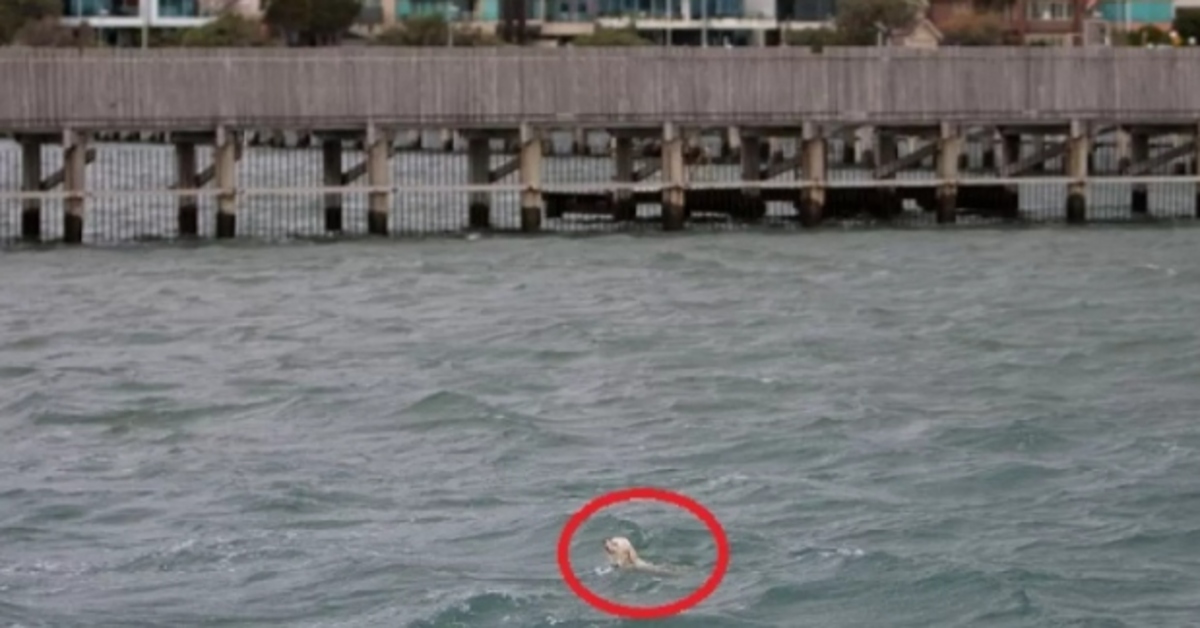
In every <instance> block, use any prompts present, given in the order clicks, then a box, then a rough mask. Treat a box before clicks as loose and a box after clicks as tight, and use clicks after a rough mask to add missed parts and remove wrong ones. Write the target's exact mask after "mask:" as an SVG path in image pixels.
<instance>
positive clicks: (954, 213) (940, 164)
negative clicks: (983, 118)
mask: <svg viewBox="0 0 1200 628" xmlns="http://www.w3.org/2000/svg"><path fill="white" fill-rule="evenodd" d="M962 148H963V139H962V135H961V134H960V132H959V129H958V127H957V126H955V125H953V124H942V128H941V137H939V138H938V153H937V174H938V178H939V179H941V180H942V183H941V184H940V185H939V186H938V191H937V222H938V224H948V223H952V222H955V221H956V220H957V219H958V173H959V166H961V165H962V163H961V161H960V160H959V157H961V156H962Z"/></svg>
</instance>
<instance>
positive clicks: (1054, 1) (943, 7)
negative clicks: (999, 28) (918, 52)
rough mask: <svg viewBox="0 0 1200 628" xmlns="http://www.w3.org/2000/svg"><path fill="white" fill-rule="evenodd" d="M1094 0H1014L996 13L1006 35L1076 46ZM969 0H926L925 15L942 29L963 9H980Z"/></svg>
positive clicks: (960, 13) (1079, 42) (1026, 39)
mask: <svg viewBox="0 0 1200 628" xmlns="http://www.w3.org/2000/svg"><path fill="white" fill-rule="evenodd" d="M1095 2H1096V0H1014V2H1013V3H1012V5H1010V6H1009V7H1008V8H1007V9H1005V10H1003V11H1000V12H999V13H997V15H998V16H999V17H1000V18H1001V20H1002V22H1003V23H1004V25H1005V27H1006V30H1007V31H1008V33H1009V36H1010V37H1012V38H1013V39H1015V40H1017V41H1020V42H1024V43H1026V44H1050V45H1065V46H1079V45H1082V44H1083V39H1084V37H1083V34H1084V25H1085V23H1086V21H1087V20H1088V18H1089V16H1090V15H1091V13H1092V12H1093V11H1094V4H1095ZM980 12H981V10H980V9H979V8H977V7H976V6H975V3H974V2H973V0H930V3H929V19H930V20H931V21H932V22H933V23H934V24H935V25H937V27H938V28H942V29H944V28H945V26H946V25H947V24H948V23H950V22H951V21H953V20H954V19H955V18H957V17H958V16H960V15H962V14H964V13H968V14H971V13H980Z"/></svg>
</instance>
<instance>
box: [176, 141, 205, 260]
mask: <svg viewBox="0 0 1200 628" xmlns="http://www.w3.org/2000/svg"><path fill="white" fill-rule="evenodd" d="M175 170H176V174H175V177H176V186H178V187H179V189H181V190H194V189H196V188H198V187H200V186H199V184H198V183H199V177H197V176H196V175H197V173H196V144H195V142H191V141H186V142H176V143H175ZM177 203H178V205H177V209H176V211H177V217H176V220H177V221H178V223H177V226H178V228H179V235H180V237H184V238H192V237H196V236H197V235H199V234H200V208H199V202H198V201H197V198H196V196H195V195H194V194H181V195H180V196H179V198H178V199H177Z"/></svg>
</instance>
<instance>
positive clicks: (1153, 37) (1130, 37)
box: [1125, 24, 1171, 46]
mask: <svg viewBox="0 0 1200 628" xmlns="http://www.w3.org/2000/svg"><path fill="white" fill-rule="evenodd" d="M1170 43H1171V36H1170V35H1168V34H1167V33H1166V31H1164V30H1162V29H1161V28H1158V27H1157V26H1155V25H1153V24H1147V25H1145V26H1143V27H1141V28H1139V29H1137V30H1135V31H1131V32H1127V33H1125V45H1127V46H1145V45H1147V44H1157V45H1169V44H1170Z"/></svg>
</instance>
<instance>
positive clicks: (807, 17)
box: [775, 0, 837, 22]
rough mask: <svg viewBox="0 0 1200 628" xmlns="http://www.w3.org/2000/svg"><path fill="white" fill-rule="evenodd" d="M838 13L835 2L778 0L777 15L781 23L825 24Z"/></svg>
mask: <svg viewBox="0 0 1200 628" xmlns="http://www.w3.org/2000/svg"><path fill="white" fill-rule="evenodd" d="M836 11H837V3H836V2H835V0H778V1H777V3H776V4H775V15H776V17H777V18H778V19H779V20H781V21H790V22H824V21H825V20H829V19H832V18H833V16H834V14H835V13H836Z"/></svg>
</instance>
